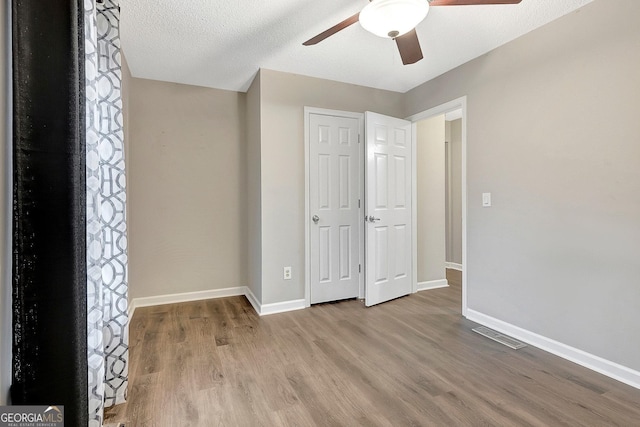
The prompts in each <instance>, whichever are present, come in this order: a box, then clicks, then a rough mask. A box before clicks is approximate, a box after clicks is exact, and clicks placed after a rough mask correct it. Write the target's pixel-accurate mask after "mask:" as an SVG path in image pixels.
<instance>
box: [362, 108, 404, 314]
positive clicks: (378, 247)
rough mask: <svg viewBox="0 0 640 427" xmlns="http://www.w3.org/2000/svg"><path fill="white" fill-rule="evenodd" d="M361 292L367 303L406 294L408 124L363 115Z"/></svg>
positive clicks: (382, 117)
mask: <svg viewBox="0 0 640 427" xmlns="http://www.w3.org/2000/svg"><path fill="white" fill-rule="evenodd" d="M365 123H366V125H365V126H366V139H367V147H366V150H367V173H366V175H367V179H366V201H367V202H366V204H367V208H366V214H367V215H368V216H367V222H366V226H365V228H366V253H367V257H366V286H365V289H366V292H365V304H366V305H367V306H371V305H374V304H379V303H381V302H384V301H389V300H391V299H394V298H397V297H400V296H403V295H408V294H410V293H411V292H412V288H413V286H412V270H411V263H412V247H413V246H412V232H413V230H412V222H411V215H412V208H411V206H412V203H411V200H412V192H411V180H412V175H411V165H412V149H413V146H412V144H413V138H412V130H411V122H409V121H406V120H401V119H396V118H394V117H388V116H383V115H381V114H376V113H370V112H367V113H366V114H365Z"/></svg>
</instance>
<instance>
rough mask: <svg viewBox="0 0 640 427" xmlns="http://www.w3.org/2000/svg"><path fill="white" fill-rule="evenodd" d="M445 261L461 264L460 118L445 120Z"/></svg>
mask: <svg viewBox="0 0 640 427" xmlns="http://www.w3.org/2000/svg"><path fill="white" fill-rule="evenodd" d="M447 130H448V132H447V150H448V156H447V157H448V158H447V162H446V164H445V167H446V168H447V170H446V172H445V175H446V177H447V181H448V182H447V185H446V187H447V202H446V204H445V210H446V213H445V215H446V217H447V262H452V263H456V264H462V119H457V120H452V121H450V122H447Z"/></svg>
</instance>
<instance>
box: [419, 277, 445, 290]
mask: <svg viewBox="0 0 640 427" xmlns="http://www.w3.org/2000/svg"><path fill="white" fill-rule="evenodd" d="M447 287H449V282H448V281H447V279H440V280H429V281H427V282H418V292H420V291H427V290H429V289H438V288H447Z"/></svg>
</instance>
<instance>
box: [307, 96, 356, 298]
mask: <svg viewBox="0 0 640 427" xmlns="http://www.w3.org/2000/svg"><path fill="white" fill-rule="evenodd" d="M311 114H321V115H325V116H336V117H346V118H351V119H358V123H359V131H358V132H359V134H360V144H359V145H360V162H359V163H360V164H359V166H360V173H359V174H358V176H359V177H360V182H359V185H358V186H359V195H360V200H361V204H360V209H359V211H360V223H359V226H360V230H361V231H362V232H361V233H360V242H359V243H358V247H359V251H358V252H359V254H358V258H359V259H358V262H359V263H360V265H361V266H362V272H361V273H360V276H359V279H358V280H359V283H360V295H359V297H360V298H364V214H363V212H364V150H363V147H364V145H365V144H364V114H363V113H354V112H351V111H340V110H329V109H325V108H315V107H304V304H305V307H309V306H311V242H310V234H311V221H310V215H311V213H310V209H309V191H310V189H309V185H310V179H309V172H310V171H309V164H310V158H309V157H310V155H311V150H310V147H309V144H310V140H309V117H310V115H311Z"/></svg>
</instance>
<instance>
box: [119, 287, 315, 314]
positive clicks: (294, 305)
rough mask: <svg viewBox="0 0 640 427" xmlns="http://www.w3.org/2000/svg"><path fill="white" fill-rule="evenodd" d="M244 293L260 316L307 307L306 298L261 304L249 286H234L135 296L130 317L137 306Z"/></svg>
mask: <svg viewBox="0 0 640 427" xmlns="http://www.w3.org/2000/svg"><path fill="white" fill-rule="evenodd" d="M238 295H244V296H246V297H247V299H248V300H249V303H250V304H251V306H252V307H253V309H254V310H255V311H256V313H258V314H259V315H260V316H265V315H268V314H275V313H283V312H285V311H293V310H300V309H303V308H306V307H305V300H304V299H300V300H293V301H283V302H277V303H273V304H260V302H258V299H257V298H256V296H255V295H254V294H253V292H251V289H249V287H247V286H237V287H234V288H224V289H210V290H206V291H197V292H185V293H181V294H167V295H156V296H152V297H142V298H133V299H132V300H131V301H130V302H129V310H128V311H129V319H131V318H132V317H133V314H134V313H135V311H136V308H140V307H151V306H155V305H164V304H176V303H180V302H190V301H200V300H205V299H213V298H224V297H233V296H238Z"/></svg>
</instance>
